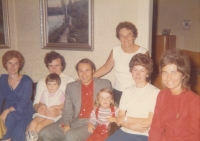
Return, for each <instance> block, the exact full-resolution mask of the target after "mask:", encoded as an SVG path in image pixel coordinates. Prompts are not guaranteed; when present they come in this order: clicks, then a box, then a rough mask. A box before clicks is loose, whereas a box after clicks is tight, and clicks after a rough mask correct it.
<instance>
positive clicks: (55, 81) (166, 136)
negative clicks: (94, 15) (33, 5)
mask: <svg viewBox="0 0 200 141" xmlns="http://www.w3.org/2000/svg"><path fill="white" fill-rule="evenodd" d="M116 37H117V38H118V39H119V40H120V42H121V45H120V46H116V47H114V48H113V49H112V51H111V53H110V55H109V57H108V59H107V61H106V63H105V64H104V65H103V66H102V67H100V68H99V69H98V70H96V67H95V64H94V63H93V62H92V61H91V60H90V59H88V58H84V59H81V60H80V61H79V62H78V63H77V64H76V66H75V69H76V71H77V74H78V77H79V78H78V79H77V80H75V79H74V78H73V77H71V76H69V75H66V74H64V73H63V71H64V69H65V67H66V63H65V59H64V57H63V56H62V55H60V54H59V53H57V52H55V51H51V52H48V53H47V54H46V56H45V58H44V62H45V65H46V67H47V68H48V70H49V73H50V74H49V75H47V77H45V78H43V79H41V80H39V81H38V82H37V88H36V95H35V99H34V101H33V103H32V101H31V95H32V80H31V78H30V77H29V76H27V75H25V74H20V71H21V70H22V68H23V66H24V62H25V61H24V57H23V56H22V54H21V53H20V52H18V51H15V50H10V51H7V52H6V53H5V54H4V55H3V57H2V63H3V67H4V68H5V69H6V70H7V72H8V74H2V75H1V76H0V108H1V109H0V118H1V120H3V121H4V123H5V125H6V127H7V132H6V134H5V135H4V138H3V141H24V140H25V132H27V131H30V130H35V131H36V132H37V133H38V141H94V140H95V141H104V140H106V141H148V140H149V141H183V140H184V141H199V140H200V97H199V96H198V95H197V94H195V93H194V92H192V91H191V90H190V88H189V79H190V61H189V58H188V57H187V56H186V55H184V54H182V53H181V51H179V50H166V51H165V52H163V54H162V55H161V58H160V65H159V70H160V75H161V78H162V82H160V83H162V84H163V86H164V87H165V89H163V90H159V89H158V88H156V87H155V86H153V85H152V84H150V82H149V81H150V79H151V74H152V72H153V61H152V59H151V58H150V57H149V55H148V51H147V50H146V49H145V48H143V47H141V46H139V45H136V44H135V39H136V37H137V29H136V27H135V25H134V24H132V23H130V22H121V23H119V24H118V26H117V28H116ZM112 68H114V71H115V82H114V85H113V88H112V85H111V82H110V81H109V80H106V79H101V78H98V77H101V76H103V75H106V74H107V73H108V72H110V70H111V69H112ZM111 122H115V123H116V124H117V125H118V126H120V127H121V128H120V129H118V130H117V131H115V132H114V134H112V135H110V136H108V130H109V128H108V126H109V124H110V123H111Z"/></svg>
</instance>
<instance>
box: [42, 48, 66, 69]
mask: <svg viewBox="0 0 200 141" xmlns="http://www.w3.org/2000/svg"><path fill="white" fill-rule="evenodd" d="M58 58H60V61H61V66H62V71H64V70H65V67H66V62H65V58H64V57H63V56H62V55H60V54H59V53H57V52H55V51H51V52H49V53H46V55H45V57H44V63H45V64H46V67H47V68H48V64H49V63H51V62H52V61H53V60H55V59H58Z"/></svg>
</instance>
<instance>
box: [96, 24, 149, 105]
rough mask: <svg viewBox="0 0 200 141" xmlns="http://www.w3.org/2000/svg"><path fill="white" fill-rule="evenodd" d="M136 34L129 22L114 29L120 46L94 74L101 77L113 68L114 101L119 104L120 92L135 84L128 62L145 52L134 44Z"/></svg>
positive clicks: (145, 51) (115, 48)
mask: <svg viewBox="0 0 200 141" xmlns="http://www.w3.org/2000/svg"><path fill="white" fill-rule="evenodd" d="M137 35H138V32H137V28H136V26H135V25H134V24H133V23H131V22H127V21H125V22H121V23H119V24H118V26H117V27H116V37H117V38H118V39H119V40H120V42H121V45H119V46H115V47H114V48H113V49H112V51H111V53H110V56H109V57H108V59H107V61H106V63H105V64H104V65H103V66H102V67H100V68H99V69H98V70H97V71H96V72H95V73H94V75H93V76H94V77H101V76H103V75H105V74H107V73H108V72H110V71H111V69H112V68H113V67H114V71H115V82H114V92H113V93H114V100H115V102H116V103H117V104H119V101H120V98H121V95H122V91H123V90H124V89H125V88H127V87H129V86H131V85H132V84H135V82H134V81H133V79H132V76H131V73H130V72H129V62H130V60H131V58H132V57H133V56H134V55H135V54H137V53H143V54H144V53H146V54H148V52H147V50H146V49H145V48H143V47H141V46H139V45H136V44H135V39H136V38H137Z"/></svg>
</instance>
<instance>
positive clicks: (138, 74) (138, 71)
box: [131, 65, 148, 87]
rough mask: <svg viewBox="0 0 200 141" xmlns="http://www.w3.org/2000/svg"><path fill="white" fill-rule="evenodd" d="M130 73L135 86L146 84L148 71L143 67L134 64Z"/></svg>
mask: <svg viewBox="0 0 200 141" xmlns="http://www.w3.org/2000/svg"><path fill="white" fill-rule="evenodd" d="M131 73H132V77H133V80H134V81H135V83H136V86H139V87H143V86H145V85H146V84H147V81H146V77H147V76H148V72H147V70H146V68H145V67H143V66H140V65H136V66H134V67H133V69H132V71H131Z"/></svg>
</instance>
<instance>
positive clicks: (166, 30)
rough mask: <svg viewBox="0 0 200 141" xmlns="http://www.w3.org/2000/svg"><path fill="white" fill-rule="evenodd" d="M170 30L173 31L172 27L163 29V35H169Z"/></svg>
mask: <svg viewBox="0 0 200 141" xmlns="http://www.w3.org/2000/svg"><path fill="white" fill-rule="evenodd" d="M170 31H171V29H163V31H162V35H169V34H170Z"/></svg>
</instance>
